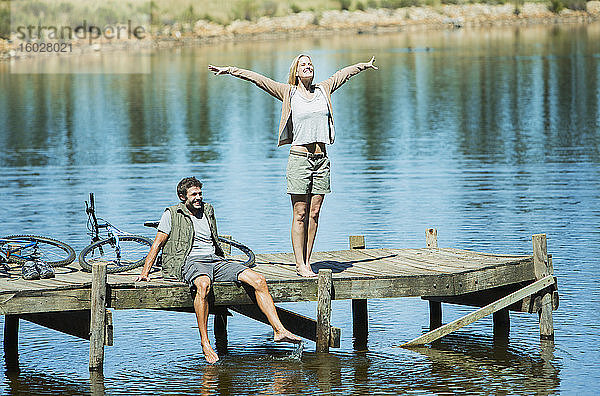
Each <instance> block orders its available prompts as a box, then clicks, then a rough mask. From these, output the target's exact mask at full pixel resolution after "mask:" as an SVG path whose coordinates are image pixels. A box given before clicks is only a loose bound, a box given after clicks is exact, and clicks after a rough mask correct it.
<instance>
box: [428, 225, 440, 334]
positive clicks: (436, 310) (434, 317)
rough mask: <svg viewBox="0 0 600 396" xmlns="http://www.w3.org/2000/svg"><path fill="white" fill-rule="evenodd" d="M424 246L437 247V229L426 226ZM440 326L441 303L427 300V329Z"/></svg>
mask: <svg viewBox="0 0 600 396" xmlns="http://www.w3.org/2000/svg"><path fill="white" fill-rule="evenodd" d="M425 244H426V245H425V246H426V247H427V248H429V249H437V247H438V240H437V230H436V229H435V228H428V229H427V230H426V231H425ZM441 326H442V303H441V302H439V301H429V330H433V329H437V328H438V327H441Z"/></svg>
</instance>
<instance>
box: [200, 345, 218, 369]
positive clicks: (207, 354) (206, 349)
mask: <svg viewBox="0 0 600 396" xmlns="http://www.w3.org/2000/svg"><path fill="white" fill-rule="evenodd" d="M202 352H203V353H204V358H205V359H206V361H207V362H208V363H210V364H213V363H216V362H217V361H218V360H219V356H218V355H217V353H216V352H215V351H214V350H213V349H212V347H211V346H210V344H202Z"/></svg>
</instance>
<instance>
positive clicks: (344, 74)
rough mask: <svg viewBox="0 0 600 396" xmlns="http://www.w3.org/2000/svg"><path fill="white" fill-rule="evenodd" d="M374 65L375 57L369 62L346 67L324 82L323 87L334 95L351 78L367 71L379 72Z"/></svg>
mask: <svg viewBox="0 0 600 396" xmlns="http://www.w3.org/2000/svg"><path fill="white" fill-rule="evenodd" d="M374 63H375V57H372V58H371V60H370V61H368V62H361V63H357V64H355V65H351V66H347V67H344V68H343V69H341V70H338V71H337V72H335V73H334V74H333V76H331V77H329V78H328V79H327V80H325V81H323V82H322V83H321V85H324V86H326V87H327V88H328V89H329V92H330V93H333V91H335V90H336V89H338V88H339V87H341V86H342V85H344V83H345V82H346V81H348V80H349V79H350V77H352V76H355V75H357V74H358V73H360V72H361V71H363V70H367V69H373V70H378V69H379V68H378V67H377V66H375V65H374Z"/></svg>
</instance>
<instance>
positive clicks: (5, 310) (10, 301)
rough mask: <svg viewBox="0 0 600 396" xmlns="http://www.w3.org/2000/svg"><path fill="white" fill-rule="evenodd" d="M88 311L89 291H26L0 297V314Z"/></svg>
mask: <svg viewBox="0 0 600 396" xmlns="http://www.w3.org/2000/svg"><path fill="white" fill-rule="evenodd" d="M81 309H87V310H89V309H90V289H89V288H88V289H67V290H51V291H27V292H17V293H13V294H5V295H2V296H0V314H2V315H10V314H22V313H23V314H24V313H36V312H57V311H76V310H81Z"/></svg>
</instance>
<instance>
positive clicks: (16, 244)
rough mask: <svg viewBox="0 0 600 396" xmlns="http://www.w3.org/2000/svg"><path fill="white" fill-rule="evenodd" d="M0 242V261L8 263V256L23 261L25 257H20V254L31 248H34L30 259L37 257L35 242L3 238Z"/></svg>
mask: <svg viewBox="0 0 600 396" xmlns="http://www.w3.org/2000/svg"><path fill="white" fill-rule="evenodd" d="M0 242H1V243H2V245H1V246H0V259H2V260H4V261H7V262H8V259H9V257H10V256H16V257H19V258H22V259H25V256H22V255H20V252H21V251H22V250H25V249H29V248H31V247H33V248H34V253H33V254H32V255H31V257H36V256H38V255H39V253H38V252H37V242H32V241H24V240H18V239H4V238H0Z"/></svg>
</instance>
